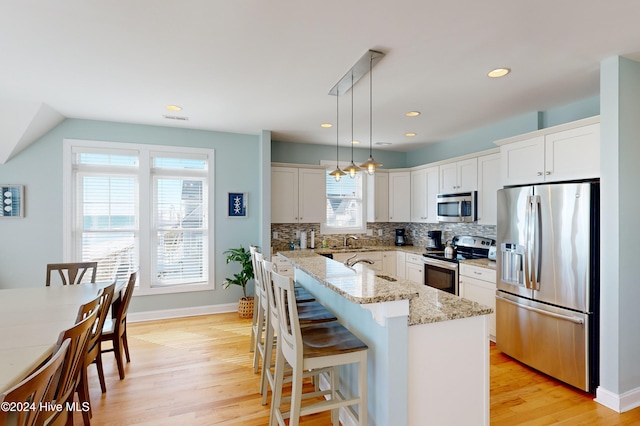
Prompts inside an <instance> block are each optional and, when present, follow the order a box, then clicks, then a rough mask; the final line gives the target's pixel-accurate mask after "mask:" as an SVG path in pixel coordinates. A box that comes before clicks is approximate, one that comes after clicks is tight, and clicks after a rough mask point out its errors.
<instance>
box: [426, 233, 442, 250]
mask: <svg viewBox="0 0 640 426" xmlns="http://www.w3.org/2000/svg"><path fill="white" fill-rule="evenodd" d="M427 250H429V251H442V250H444V248H443V247H442V231H427Z"/></svg>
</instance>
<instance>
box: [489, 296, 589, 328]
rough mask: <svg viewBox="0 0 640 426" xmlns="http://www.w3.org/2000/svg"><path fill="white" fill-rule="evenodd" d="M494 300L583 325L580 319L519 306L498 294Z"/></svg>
mask: <svg viewBox="0 0 640 426" xmlns="http://www.w3.org/2000/svg"><path fill="white" fill-rule="evenodd" d="M496 299H500V300H502V301H503V302H506V303H510V304H512V305H515V306H517V307H518V308H522V309H524V310H527V311H531V312H535V313H537V314H540V315H546V316H549V317H552V318H557V319H560V320H564V321H570V322H572V323H574V324H580V325H582V324H584V320H583V319H582V318H575V317H569V316H567V315H562V314H556V313H555V312H549V311H545V310H544V309H538V308H534V307H532V306H527V305H521V304H520V303H517V302H514V301H513V300H509V299H506V298H504V297H502V296H500V295H499V294H496Z"/></svg>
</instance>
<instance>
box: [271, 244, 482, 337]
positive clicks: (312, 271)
mask: <svg viewBox="0 0 640 426" xmlns="http://www.w3.org/2000/svg"><path fill="white" fill-rule="evenodd" d="M384 247H387V248H388V249H389V250H398V249H400V250H403V251H408V252H412V253H422V251H423V250H424V249H423V248H421V247H415V249H416V250H417V251H410V250H406V249H407V248H414V247H413V246H403V247H401V248H399V247H395V246H384ZM358 251H362V250H358ZM370 251H379V250H378V249H376V250H373V249H372V250H370ZM316 252H317V250H315V251H314V250H292V251H281V252H280V254H281V255H282V256H283V257H285V258H287V259H288V260H289V261H290V262H291V263H292V264H293V265H294V266H295V267H296V268H299V269H301V270H302V271H304V272H306V273H307V274H309V275H310V276H312V277H313V278H315V279H317V280H318V281H319V282H320V283H321V284H322V285H325V286H326V287H328V288H330V289H331V290H333V291H335V292H336V293H338V294H340V295H342V296H343V297H345V298H346V299H347V300H350V301H352V302H354V303H358V304H369V303H381V302H389V301H394V300H409V319H408V322H409V325H410V326H412V325H418V324H428V323H435V322H441V321H449V320H454V319H460V318H467V317H473V316H478V315H487V314H490V313H491V312H493V311H492V309H491V308H489V307H487V306H484V305H481V304H479V303H476V302H472V301H470V300H467V299H463V298H460V297H458V296H454V295H452V294H449V293H446V292H443V291H440V290H436V289H434V288H432V287H427V286H424V285H419V284H416V283H414V282H411V281H408V280H403V279H400V278H396V277H394V276H390V277H389V278H392V279H395V280H396V281H389V280H386V279H384V278H381V277H380V275H383V276H387V275H386V274H384V273H381V272H378V271H375V270H373V269H370V268H368V267H367V266H366V265H363V264H362V263H359V264H357V265H355V266H353V267H347V266H345V265H343V264H342V263H341V262H336V261H334V260H332V259H329V258H326V257H324V256H320V255H318V254H317V253H316ZM333 252H335V250H334V251H333Z"/></svg>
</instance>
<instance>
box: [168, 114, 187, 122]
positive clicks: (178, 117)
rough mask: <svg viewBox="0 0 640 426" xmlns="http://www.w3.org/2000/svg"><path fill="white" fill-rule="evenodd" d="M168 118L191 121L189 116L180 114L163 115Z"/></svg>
mask: <svg viewBox="0 0 640 426" xmlns="http://www.w3.org/2000/svg"><path fill="white" fill-rule="evenodd" d="M163 117H164V118H166V119H167V120H178V121H189V117H180V116H179V115H163Z"/></svg>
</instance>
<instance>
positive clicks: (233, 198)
mask: <svg viewBox="0 0 640 426" xmlns="http://www.w3.org/2000/svg"><path fill="white" fill-rule="evenodd" d="M227 216H229V217H247V193H246V192H229V207H228V213H227Z"/></svg>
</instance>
